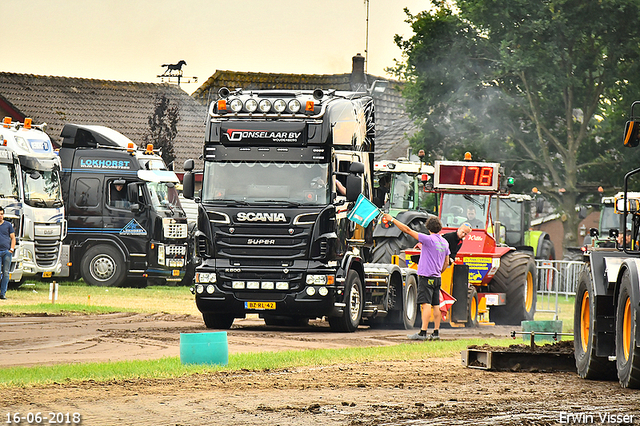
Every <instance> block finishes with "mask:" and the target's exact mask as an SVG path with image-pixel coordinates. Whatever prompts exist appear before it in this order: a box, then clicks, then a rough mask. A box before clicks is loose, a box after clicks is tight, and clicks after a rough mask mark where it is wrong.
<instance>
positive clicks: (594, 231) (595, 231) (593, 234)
mask: <svg viewBox="0 0 640 426" xmlns="http://www.w3.org/2000/svg"><path fill="white" fill-rule="evenodd" d="M599 235H600V232H598V228H589V236H590V237H591V238H598V236H599Z"/></svg>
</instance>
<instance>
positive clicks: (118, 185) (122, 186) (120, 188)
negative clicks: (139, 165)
mask: <svg viewBox="0 0 640 426" xmlns="http://www.w3.org/2000/svg"><path fill="white" fill-rule="evenodd" d="M122 188H124V185H122V184H119V183H117V184H116V191H118V192H120V191H122Z"/></svg>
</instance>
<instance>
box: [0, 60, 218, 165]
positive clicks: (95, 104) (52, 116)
mask: <svg viewBox="0 0 640 426" xmlns="http://www.w3.org/2000/svg"><path fill="white" fill-rule="evenodd" d="M158 94H164V95H165V96H166V97H167V98H168V99H169V100H170V102H171V103H175V104H178V105H180V122H179V124H178V134H177V137H176V139H175V145H174V146H175V153H176V164H175V166H176V170H182V164H183V163H184V160H186V159H187V158H195V159H197V158H198V157H200V155H201V153H202V144H203V140H204V130H205V129H204V120H205V116H206V108H205V107H204V106H203V105H202V104H200V103H198V102H196V101H195V100H194V99H193V98H192V97H191V96H189V94H188V93H186V92H185V91H183V90H181V89H180V88H178V87H177V86H173V85H169V84H155V83H137V82H130V81H112V80H95V79H86V78H69V77H51V76H41V75H32V74H15V73H7V72H0V113H2V114H4V115H9V116H11V117H12V118H13V119H14V120H19V121H23V120H24V118H25V117H31V118H32V119H33V122H34V124H41V123H43V122H44V123H47V133H48V134H49V137H50V138H51V140H52V141H53V142H54V143H56V144H60V143H61V139H60V132H61V131H62V127H64V125H65V124H66V123H76V124H99V125H102V126H106V127H110V128H113V129H115V130H117V131H119V132H120V133H122V134H124V135H125V136H127V137H129V138H130V139H131V140H133V141H134V142H136V143H137V144H139V145H143V135H144V133H145V131H146V129H147V128H148V127H149V124H148V119H149V117H150V116H151V114H152V113H153V108H154V100H155V97H156V95H158Z"/></svg>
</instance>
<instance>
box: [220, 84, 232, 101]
mask: <svg viewBox="0 0 640 426" xmlns="http://www.w3.org/2000/svg"><path fill="white" fill-rule="evenodd" d="M230 94H231V92H230V91H229V89H227V88H226V87H221V88H220V90H218V96H220V97H221V98H222V99H227V98H228V97H229V95H230Z"/></svg>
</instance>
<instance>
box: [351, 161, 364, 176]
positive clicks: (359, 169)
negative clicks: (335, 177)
mask: <svg viewBox="0 0 640 426" xmlns="http://www.w3.org/2000/svg"><path fill="white" fill-rule="evenodd" d="M349 173H353V174H358V173H364V164H362V163H359V162H357V161H354V162H353V163H351V164H350V165H349Z"/></svg>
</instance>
